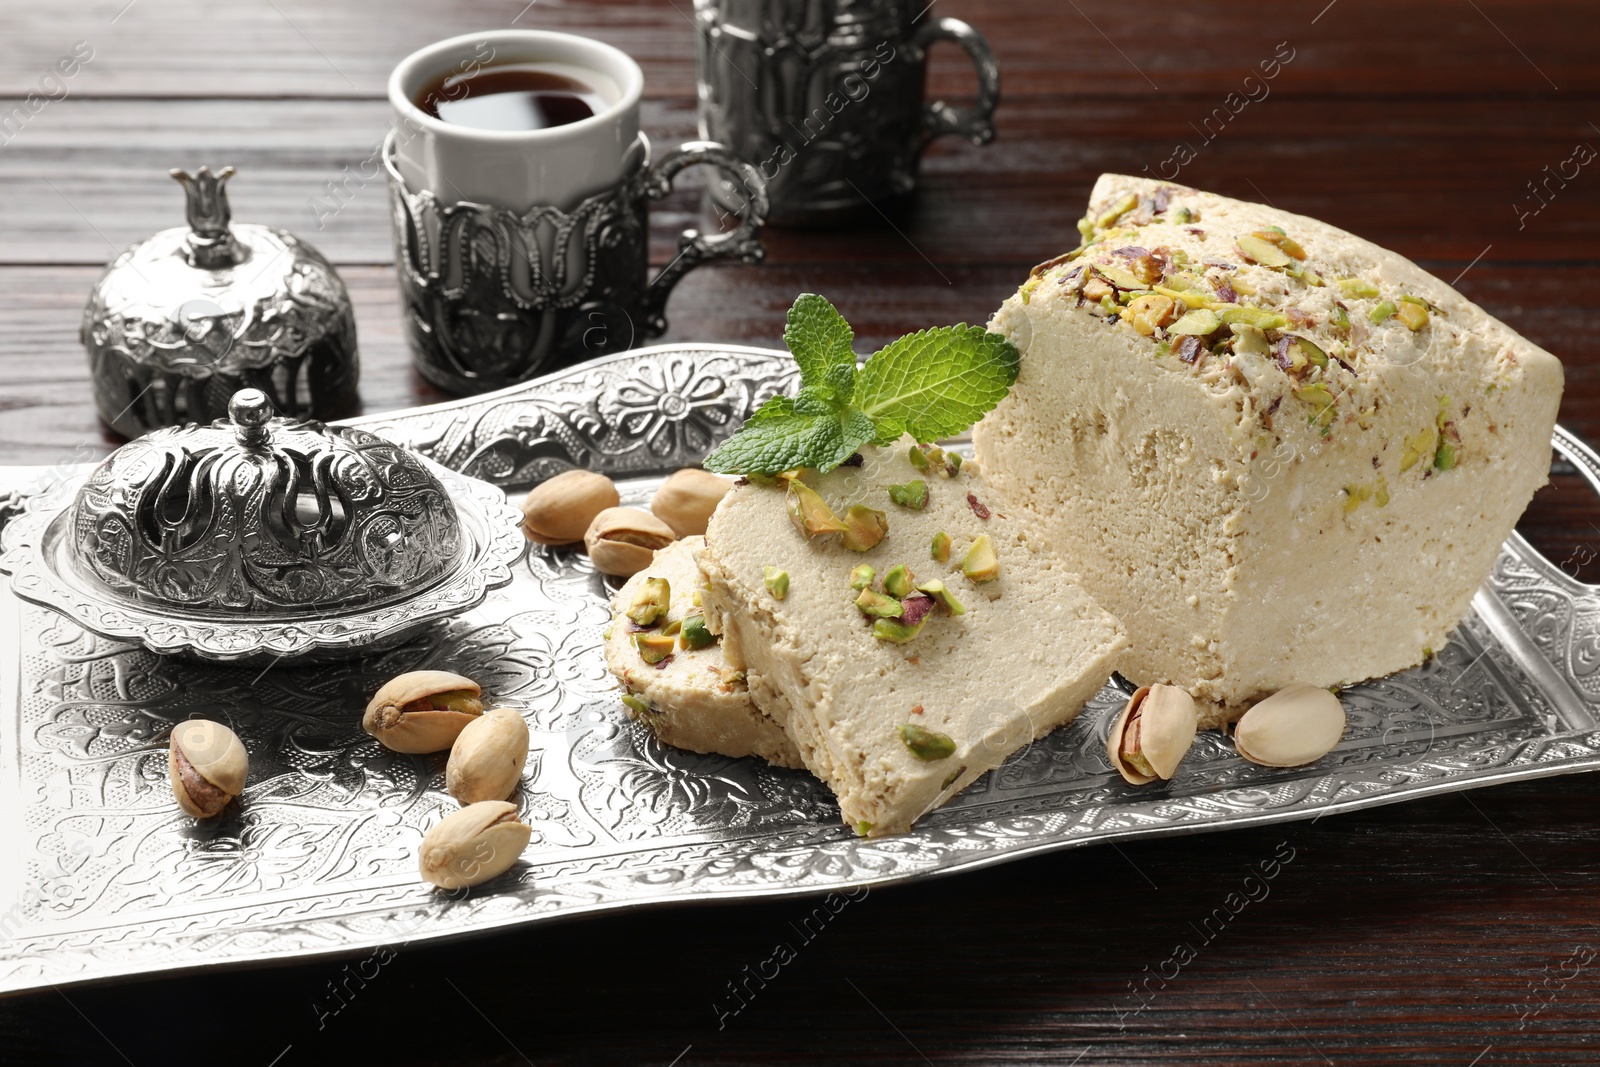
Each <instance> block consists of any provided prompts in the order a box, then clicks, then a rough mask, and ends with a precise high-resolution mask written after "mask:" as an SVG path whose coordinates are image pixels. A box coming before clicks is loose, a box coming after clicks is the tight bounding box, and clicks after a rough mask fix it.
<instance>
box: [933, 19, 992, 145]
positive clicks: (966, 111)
mask: <svg viewBox="0 0 1600 1067" xmlns="http://www.w3.org/2000/svg"><path fill="white" fill-rule="evenodd" d="M934 41H954V42H955V43H956V44H958V45H960V46H961V47H962V48H965V49H966V50H967V55H968V56H970V57H971V58H972V65H973V66H974V67H976V68H977V71H978V102H977V103H975V104H973V105H972V106H971V107H969V108H958V107H951V106H950V105H949V104H947V103H945V102H944V101H943V100H935V101H934V102H933V103H931V104H929V105H927V106H926V107H924V108H923V109H922V141H921V143H920V144H919V145H918V151H921V150H922V149H924V148H926V147H928V143H929V142H930V141H932V140H933V139H934V138H936V137H943V136H944V135H945V134H948V133H953V134H959V135H960V136H962V137H965V138H967V139H968V140H969V141H971V142H972V143H973V144H978V145H981V144H988V143H989V142H990V141H992V140H994V109H995V105H996V104H998V103H999V102H1000V64H999V63H998V62H997V61H996V60H995V58H994V51H993V50H992V49H991V48H990V47H989V42H988V41H986V40H984V37H983V34H981V33H979V32H978V31H977V30H975V29H973V28H972V27H971V26H969V25H967V24H966V23H965V22H962V21H961V20H960V19H933V20H932V21H930V22H924V23H923V24H922V25H921V26H918V27H917V31H916V32H915V33H913V34H912V35H911V45H912V47H913V48H920V49H922V51H923V52H924V54H926V52H927V48H928V46H929V45H931V44H932V43H933V42H934Z"/></svg>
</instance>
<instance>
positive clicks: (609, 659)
mask: <svg viewBox="0 0 1600 1067" xmlns="http://www.w3.org/2000/svg"><path fill="white" fill-rule="evenodd" d="M701 542H702V538H699V537H686V538H684V539H683V540H681V541H674V542H673V543H672V544H670V545H668V546H667V547H665V548H662V549H658V550H657V551H656V554H655V558H654V559H653V560H652V561H651V563H650V566H648V567H646V568H645V569H644V570H642V571H640V572H639V573H638V574H635V575H634V576H633V577H632V578H630V579H628V581H627V583H626V584H624V585H623V587H622V588H621V589H620V590H618V592H617V595H616V596H615V597H614V598H613V599H612V602H611V628H610V630H608V631H607V633H606V645H605V648H606V666H607V667H608V668H609V669H610V671H611V673H612V674H613V675H615V676H616V678H617V680H618V681H619V682H621V683H622V686H623V688H624V689H626V690H627V692H628V698H627V699H626V700H625V706H626V707H627V708H628V714H629V715H630V716H631V717H632V718H634V719H635V720H637V721H639V722H642V723H644V724H645V725H646V726H648V727H650V728H651V730H653V731H654V732H655V735H656V738H657V739H658V740H660V741H661V742H662V743H663V744H668V745H673V746H675V747H677V748H686V749H689V750H690V751H693V752H716V753H720V754H722V755H724V756H760V757H762V758H763V759H766V760H768V761H769V762H771V763H775V764H777V765H778V766H780V767H798V766H800V755H799V753H798V752H797V751H796V750H795V746H794V743H793V742H792V741H790V740H789V736H788V735H787V734H785V733H784V732H783V730H782V728H781V727H779V726H778V724H777V722H776V721H774V720H773V719H772V718H771V717H770V716H768V715H767V714H766V713H765V712H763V711H762V710H761V709H760V708H758V707H756V705H755V704H754V703H753V702H752V701H751V699H750V691H749V688H748V687H747V685H746V682H745V676H744V672H743V671H741V670H738V669H736V668H734V667H730V666H729V665H728V663H727V661H726V660H725V659H724V657H723V652H722V646H721V642H720V641H717V640H713V641H711V643H709V644H704V645H702V646H700V647H694V646H695V645H696V644H698V642H694V641H692V640H691V641H688V642H686V640H685V638H684V636H683V629H684V623H685V621H686V620H690V619H694V618H695V617H697V616H699V617H701V618H703V617H704V609H703V608H702V607H700V606H699V605H697V604H696V603H695V598H696V597H697V596H700V595H701V589H702V586H703V585H704V584H705V579H704V577H703V576H702V575H701V573H700V567H699V565H698V564H697V563H696V562H695V554H696V553H697V552H698V551H699V549H700V546H701ZM652 580H654V581H657V582H665V583H666V585H665V588H664V593H663V595H664V598H665V602H666V610H665V612H663V613H662V614H661V615H660V616H659V617H658V618H656V619H654V620H652V621H651V623H650V625H648V626H646V627H640V626H637V625H635V624H634V622H633V620H632V619H630V618H629V617H628V615H627V612H628V610H629V608H630V607H631V606H632V605H633V604H634V603H635V601H636V600H637V599H638V597H639V595H640V592H641V591H642V590H643V589H645V584H646V583H647V582H650V581H652ZM655 588H656V589H661V588H662V587H660V586H656V587H655ZM695 632H696V631H695V627H694V625H693V624H691V625H690V634H691V637H692V636H693V634H694V633H695ZM641 634H644V635H645V636H646V637H655V638H657V639H658V640H659V641H660V642H661V647H660V650H659V657H658V655H657V653H655V652H650V653H649V654H650V658H651V659H654V660H655V662H653V663H652V662H648V661H647V660H646V658H645V653H644V652H642V651H641V648H640V644H639V641H638V638H639V636H640V635H641Z"/></svg>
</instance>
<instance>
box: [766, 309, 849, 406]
mask: <svg viewBox="0 0 1600 1067" xmlns="http://www.w3.org/2000/svg"><path fill="white" fill-rule="evenodd" d="M854 340H855V333H854V332H853V331H852V330H851V329H850V324H849V323H848V322H846V321H844V316H843V315H841V314H839V312H838V310H837V309H835V308H834V306H833V305H832V304H830V303H828V301H827V300H825V299H824V298H822V297H820V296H818V295H817V294H816V293H801V294H800V295H799V296H798V297H797V298H796V299H795V302H794V306H793V307H791V308H790V309H789V324H788V326H786V327H785V328H784V331H783V343H784V344H786V345H788V346H789V351H790V352H791V353H792V354H793V355H794V361H795V362H796V363H798V364H800V381H801V382H802V383H803V384H805V385H809V386H814V387H826V388H828V389H831V390H832V391H833V393H834V395H835V396H836V397H837V398H838V401H839V403H841V404H848V403H849V402H850V394H851V393H852V392H853V391H854V388H855V380H856V354H855V352H854V351H853V350H852V349H851V348H850V345H851V342H853V341H854Z"/></svg>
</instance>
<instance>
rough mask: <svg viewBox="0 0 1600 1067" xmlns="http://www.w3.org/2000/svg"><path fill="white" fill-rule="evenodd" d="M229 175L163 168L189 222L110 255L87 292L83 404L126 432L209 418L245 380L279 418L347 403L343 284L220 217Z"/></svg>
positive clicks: (352, 380) (352, 364)
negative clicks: (86, 399)
mask: <svg viewBox="0 0 1600 1067" xmlns="http://www.w3.org/2000/svg"><path fill="white" fill-rule="evenodd" d="M233 172H234V171H233V168H232V167H224V168H222V170H220V171H218V172H217V173H216V174H213V173H211V171H210V170H209V169H207V168H205V167H201V168H200V170H199V171H198V172H197V173H196V174H193V175H190V174H187V173H185V172H184V171H181V170H174V171H173V172H172V176H173V177H174V178H176V179H177V180H178V181H179V182H180V183H181V184H182V185H183V188H184V194H185V198H186V201H187V207H186V214H187V216H188V221H189V225H188V227H181V226H180V227H177V228H174V229H170V230H162V231H161V232H160V233H158V234H156V235H155V236H153V237H151V238H150V239H149V240H147V241H143V242H140V243H139V244H136V245H134V246H133V247H131V248H129V249H128V250H127V251H125V252H123V253H122V254H121V255H120V256H118V257H117V258H116V260H115V261H113V262H112V263H111V265H110V266H109V267H107V268H106V272H105V274H104V275H102V276H101V278H100V280H99V281H98V282H96V283H95V287H94V290H93V291H92V292H91V293H90V294H89V303H88V305H87V307H85V308H84V312H83V326H82V328H81V331H80V336H81V338H82V341H83V345H84V349H85V351H86V352H87V353H88V356H89V371H90V375H91V377H92V378H93V381H94V396H95V406H96V407H97V408H98V409H99V412H100V417H101V418H102V419H104V420H105V421H106V423H107V424H108V425H110V426H111V427H112V428H113V429H115V430H116V431H117V432H118V433H120V434H122V435H123V436H125V437H137V436H139V435H140V434H143V433H147V432H149V431H150V430H155V429H159V428H160V427H163V426H181V425H183V424H184V423H188V422H210V421H211V420H213V419H217V418H221V417H222V416H223V415H224V414H225V413H226V411H227V406H228V399H229V398H230V397H232V396H233V394H234V393H235V392H237V391H238V390H240V389H244V388H254V389H260V390H261V391H262V392H264V393H266V394H267V395H268V396H269V397H270V398H271V399H272V404H273V407H274V408H275V409H276V410H278V411H280V412H282V413H284V414H285V415H295V416H302V417H311V418H319V419H330V418H334V417H335V416H339V415H345V414H348V413H349V412H350V411H351V410H352V409H354V407H355V406H356V402H357V394H356V382H357V378H358V376H359V365H358V357H357V353H356V320H355V313H354V311H353V310H352V308H351V306H350V294H349V293H347V292H346V291H345V287H344V282H343V281H341V280H340V278H339V273H338V271H336V270H334V268H333V265H332V264H330V263H329V262H328V261H327V260H326V259H324V258H323V257H322V255H321V253H319V252H318V251H317V250H316V249H315V248H312V247H311V246H310V245H309V244H306V243H305V242H304V241H302V240H300V239H299V238H298V237H296V236H295V235H294V234H292V233H289V232H288V231H287V230H279V229H274V228H272V227H268V226H255V225H251V224H248V223H230V218H231V213H230V211H229V209H228V196H227V190H226V188H225V186H224V183H225V182H226V181H227V180H228V178H230V177H232V175H233Z"/></svg>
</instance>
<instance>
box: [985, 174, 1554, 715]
mask: <svg viewBox="0 0 1600 1067" xmlns="http://www.w3.org/2000/svg"><path fill="white" fill-rule="evenodd" d="M1080 229H1081V230H1082V231H1083V235H1084V245H1083V246H1082V247H1081V248H1080V249H1077V250H1075V251H1074V252H1072V253H1068V254H1067V255H1065V256H1062V257H1060V258H1059V259H1058V260H1055V261H1052V262H1051V263H1049V264H1043V265H1041V266H1040V267H1039V268H1035V270H1034V273H1033V275H1032V276H1031V277H1030V279H1029V280H1028V282H1027V283H1026V284H1025V285H1023V286H1022V288H1021V290H1020V291H1019V292H1018V293H1017V294H1016V295H1015V296H1013V297H1011V298H1010V299H1008V300H1007V301H1006V302H1005V304H1004V306H1002V307H1001V309H1000V310H999V312H998V313H997V314H996V315H995V317H994V319H993V321H992V322H991V324H990V328H991V329H993V330H996V331H998V332H1001V333H1004V334H1005V335H1006V336H1008V337H1009V338H1011V339H1012V341H1013V342H1014V343H1015V344H1016V345H1017V347H1018V348H1019V350H1021V352H1022V354H1023V358H1022V363H1021V368H1020V372H1019V376H1018V379H1017V383H1016V385H1015V387H1014V388H1013V389H1012V390H1011V393H1010V395H1009V396H1008V397H1007V398H1006V399H1005V400H1004V401H1002V402H1001V403H1000V405H999V406H998V407H996V408H995V410H994V411H993V412H991V413H990V414H989V416H988V417H987V418H985V419H984V420H983V421H982V422H981V423H980V424H979V425H978V426H977V427H976V429H975V430H974V434H973V436H974V441H975V445H976V450H977V455H978V457H979V458H980V459H981V460H982V461H983V463H984V469H985V471H986V473H987V475H988V477H989V478H990V479H991V480H992V481H993V482H994V483H995V484H996V486H997V487H999V488H1000V489H1001V490H1002V491H1003V492H1004V493H1005V494H1007V495H1008V496H1009V497H1010V498H1011V499H1012V500H1013V501H1014V503H1015V504H1016V505H1017V506H1018V507H1019V508H1021V509H1022V511H1023V513H1024V514H1027V515H1028V516H1029V522H1030V523H1032V524H1033V525H1034V528H1035V529H1037V530H1038V531H1040V533H1041V534H1043V535H1045V536H1048V537H1049V539H1050V541H1051V543H1052V544H1053V546H1054V547H1055V548H1056V549H1057V550H1058V551H1060V552H1061V553H1063V554H1064V555H1065V557H1066V560H1067V562H1068V565H1070V566H1071V567H1072V568H1073V569H1075V570H1077V571H1078V572H1079V573H1080V574H1082V576H1083V580H1084V582H1085V583H1086V585H1087V586H1088V588H1089V591H1090V592H1091V593H1093V594H1094V596H1095V597H1097V598H1098V599H1099V600H1100V602H1101V603H1102V604H1104V605H1105V606H1106V607H1107V608H1108V609H1109V610H1111V611H1112V612H1114V613H1116V614H1117V615H1118V616H1119V617H1120V618H1121V619H1122V621H1123V622H1124V623H1125V624H1126V626H1127V628H1128V634H1129V637H1130V639H1131V640H1132V648H1131V650H1130V652H1129V656H1128V659H1127V661H1126V664H1125V666H1124V668H1123V673H1125V674H1126V675H1127V676H1128V677H1129V678H1130V679H1131V680H1132V681H1134V682H1135V683H1137V684H1139V685H1146V684H1151V683H1155V682H1166V683H1170V684H1173V685H1177V686H1181V687H1182V688H1184V689H1187V690H1189V692H1190V693H1191V694H1193V696H1194V697H1195V698H1196V700H1198V701H1200V702H1202V717H1201V723H1202V725H1203V726H1210V725H1215V724H1217V723H1218V722H1221V721H1225V720H1228V719H1231V718H1236V717H1237V715H1238V714H1239V713H1240V712H1242V711H1243V710H1244V708H1245V707H1246V706H1248V705H1249V704H1250V703H1252V702H1254V701H1256V700H1258V699H1260V698H1262V697H1264V696H1265V695H1267V694H1269V693H1271V692H1273V691H1275V690H1278V689H1281V688H1283V687H1284V686H1287V685H1290V684H1293V683H1297V682H1304V683H1310V684H1313V685H1317V686H1327V685H1335V684H1344V683H1354V682H1358V681H1361V680H1362V679H1365V678H1372V677H1376V676H1380V675H1384V674H1388V673H1391V672H1393V671H1397V670H1401V669H1404V668H1407V667H1411V666H1413V665H1415V664H1417V663H1420V662H1421V661H1422V660H1423V659H1424V658H1425V657H1426V656H1427V655H1428V653H1429V651H1430V650H1432V649H1438V648H1440V647H1442V646H1443V645H1444V643H1445V641H1446V639H1447V634H1448V633H1449V631H1450V630H1451V628H1452V627H1454V626H1455V625H1456V623H1457V622H1459V621H1460V619H1461V618H1462V616H1463V615H1464V614H1465V613H1466V611H1467V609H1468V606H1469V604H1470V602H1471V599H1472V596H1473V593H1474V591H1475V590H1476V589H1477V588H1478V586H1479V584H1480V583H1481V582H1482V581H1483V579H1484V577H1485V576H1486V575H1487V574H1488V573H1489V569H1490V567H1491V566H1492V565H1493V562H1494V559H1495V557H1496V554H1497V552H1498V550H1499V546H1500V544H1501V542H1502V541H1503V540H1504V539H1505V537H1506V536H1507V535H1508V534H1509V533H1510V532H1511V530H1512V527H1513V525H1514V524H1515V523H1516V520H1517V518H1518V516H1520V515H1521V514H1522V511H1523V509H1524V508H1525V507H1526V506H1527V504H1528V501H1529V499H1530V498H1531V497H1532V495H1533V492H1534V490H1536V489H1537V488H1538V487H1539V486H1541V485H1543V484H1544V483H1545V480H1546V475H1547V473H1548V469H1549V460H1550V432H1551V428H1552V425H1553V424H1554V421H1555V417H1556V408H1557V406H1558V404H1559V401H1560V398H1561V385H1562V371H1561V365H1560V363H1559V362H1558V361H1557V360H1556V359H1555V357H1554V356H1552V355H1550V354H1549V353H1548V352H1545V351H1543V350H1542V349H1540V348H1538V347H1537V346H1536V345H1533V344H1531V343H1530V342H1528V341H1526V340H1524V339H1523V338H1521V337H1519V336H1517V335H1516V334H1515V333H1513V332H1512V331H1511V330H1510V329H1509V328H1508V327H1506V326H1505V325H1504V324H1503V323H1501V322H1499V321H1497V320H1495V319H1494V318H1492V317H1491V316H1489V315H1488V314H1486V313H1485V312H1484V311H1483V310H1482V309H1480V308H1478V307H1477V306H1475V305H1474V304H1472V303H1471V302H1470V301H1468V300H1466V299H1465V298H1464V297H1462V296H1461V294H1459V293H1457V292H1456V291H1455V290H1454V289H1452V288H1451V287H1450V286H1448V285H1446V284H1445V283H1443V282H1441V281H1439V280H1438V279H1436V278H1434V277H1432V276H1431V275H1429V274H1428V273H1427V272H1425V271H1423V270H1422V269H1421V268H1420V267H1418V266H1416V265H1415V264H1413V263H1411V262H1409V261H1408V260H1406V259H1404V258H1402V257H1400V256H1398V255H1395V254H1394V253H1392V252H1388V251H1385V250H1384V249H1382V248H1380V247H1378V246H1377V245H1374V244H1372V243H1371V242H1369V241H1365V240H1362V239H1361V238H1358V237H1354V236H1352V235H1350V234H1348V233H1345V232H1344V231H1342V230H1339V229H1336V228H1334V227H1332V226H1329V225H1327V224H1325V223H1322V222H1318V221H1316V220H1315V219H1310V218H1305V217H1302V216H1298V215H1291V214H1288V213H1287V212H1283V211H1277V210H1274V209H1273V208H1270V207H1266V206H1262V205H1259V204H1250V203H1243V202H1240V201H1237V200H1230V199H1227V198H1225V197H1220V196H1213V195H1211V194H1208V193H1202V192H1197V191H1195V190H1192V189H1184V188H1179V187H1175V186H1170V185H1166V184H1163V183H1161V182H1156V181H1151V180H1146V179H1140V178H1130V177H1123V176H1121V175H1112V174H1108V175H1104V176H1102V177H1101V178H1100V180H1099V182H1098V184H1097V185H1096V186H1095V190H1094V193H1093V195H1092V197H1091V200H1090V207H1089V213H1088V216H1087V217H1086V218H1085V220H1084V222H1083V223H1082V224H1081V225H1080Z"/></svg>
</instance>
